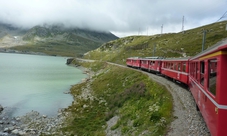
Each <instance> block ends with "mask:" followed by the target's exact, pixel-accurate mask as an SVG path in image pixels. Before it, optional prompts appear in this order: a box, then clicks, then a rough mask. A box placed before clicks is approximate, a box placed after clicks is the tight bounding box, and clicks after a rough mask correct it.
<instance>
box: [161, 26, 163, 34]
mask: <svg viewBox="0 0 227 136" xmlns="http://www.w3.org/2000/svg"><path fill="white" fill-rule="evenodd" d="M162 32H163V24H162V25H161V34H162Z"/></svg>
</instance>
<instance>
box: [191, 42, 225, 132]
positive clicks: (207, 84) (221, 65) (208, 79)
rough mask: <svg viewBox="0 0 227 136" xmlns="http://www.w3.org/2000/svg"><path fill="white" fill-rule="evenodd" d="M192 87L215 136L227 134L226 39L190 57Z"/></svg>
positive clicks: (192, 91)
mask: <svg viewBox="0 0 227 136" xmlns="http://www.w3.org/2000/svg"><path fill="white" fill-rule="evenodd" d="M189 65H190V66H189V88H190V90H191V93H192V95H193V97H194V98H195V101H196V104H197V108H198V109H199V110H200V112H201V114H202V116H203V118H204V121H205V122H206V124H207V127H208V128H209V130H210V133H211V135H212V136H227V131H226V128H227V78H226V77H227V70H226V68H227V39H225V40H223V41H221V42H219V43H217V44H216V45H214V46H212V47H211V48H209V49H207V50H205V51H203V52H202V53H200V54H198V55H196V56H195V57H193V58H191V59H190V60H189Z"/></svg>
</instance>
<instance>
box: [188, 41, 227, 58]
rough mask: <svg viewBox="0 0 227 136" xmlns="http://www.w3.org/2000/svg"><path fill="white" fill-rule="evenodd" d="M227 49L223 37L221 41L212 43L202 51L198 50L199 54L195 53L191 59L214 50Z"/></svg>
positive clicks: (226, 42) (226, 43)
mask: <svg viewBox="0 0 227 136" xmlns="http://www.w3.org/2000/svg"><path fill="white" fill-rule="evenodd" d="M224 48H226V49H227V38H225V39H223V40H222V41H220V42H218V43H216V44H214V45H213V46H211V47H210V48H208V49H206V50H204V51H203V52H200V53H199V54H197V55H196V56H194V57H192V58H191V59H195V58H199V57H202V56H205V55H207V54H210V53H213V52H215V51H218V50H221V49H224Z"/></svg>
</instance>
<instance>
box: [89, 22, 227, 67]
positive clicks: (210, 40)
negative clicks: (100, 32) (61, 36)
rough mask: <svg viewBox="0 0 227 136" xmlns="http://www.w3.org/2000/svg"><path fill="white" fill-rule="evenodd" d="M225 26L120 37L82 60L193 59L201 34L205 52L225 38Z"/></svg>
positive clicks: (219, 23) (212, 25)
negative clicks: (204, 32) (204, 36)
mask: <svg viewBox="0 0 227 136" xmlns="http://www.w3.org/2000/svg"><path fill="white" fill-rule="evenodd" d="M226 24H227V21H223V22H217V23H214V24H210V25H207V26H202V27H199V28H195V29H191V30H187V31H184V32H179V33H164V34H158V35H152V36H129V37H125V38H120V39H117V40H114V41H110V42H108V43H105V44H103V45H102V46H101V47H100V48H98V49H96V50H94V51H90V52H89V53H87V54H86V55H85V58H90V59H97V60H100V59H101V60H106V61H110V62H115V63H119V64H125V59H126V58H128V57H132V56H134V57H135V56H138V57H147V56H160V57H185V56H194V55H196V54H198V53H199V52H201V50H202V41H203V31H204V30H206V43H205V46H204V49H207V48H209V47H211V46H212V45H214V44H215V43H217V42H219V41H221V40H222V39H224V38H226V37H227V31H226Z"/></svg>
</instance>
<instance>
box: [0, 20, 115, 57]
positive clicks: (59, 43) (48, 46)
mask: <svg viewBox="0 0 227 136" xmlns="http://www.w3.org/2000/svg"><path fill="white" fill-rule="evenodd" d="M117 38H118V37H116V36H115V35H113V34H112V33H110V32H97V31H92V30H84V29H79V28H66V27H64V26H63V25H43V26H35V27H33V28H31V29H21V28H16V27H13V26H11V25H8V24H0V48H11V49H13V50H19V51H23V52H30V51H32V52H42V53H46V54H50V55H62V56H77V55H81V54H83V53H85V52H88V51H90V50H94V49H96V48H98V47H99V46H101V45H102V44H103V43H105V42H108V41H111V40H115V39H117Z"/></svg>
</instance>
